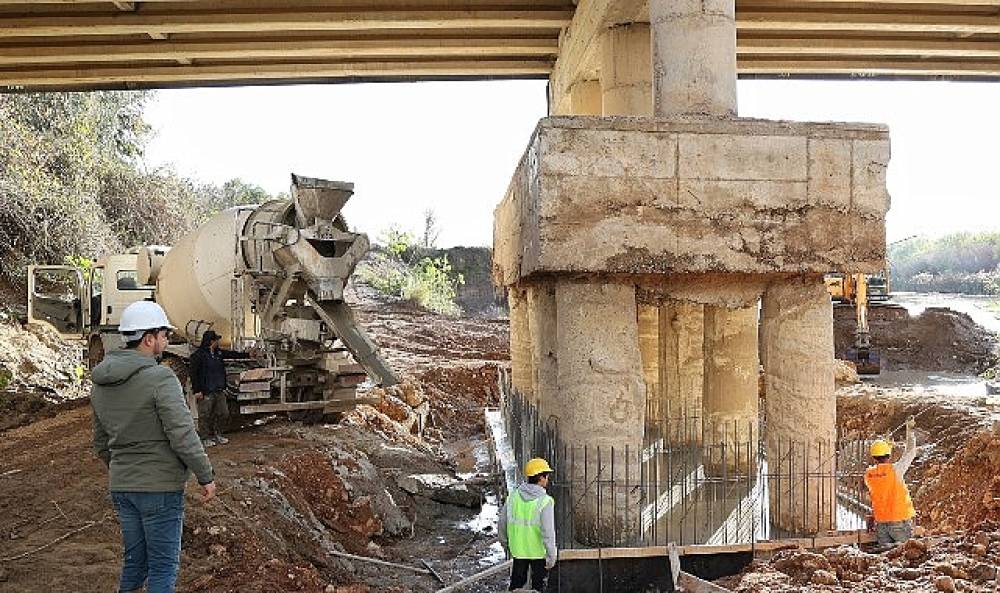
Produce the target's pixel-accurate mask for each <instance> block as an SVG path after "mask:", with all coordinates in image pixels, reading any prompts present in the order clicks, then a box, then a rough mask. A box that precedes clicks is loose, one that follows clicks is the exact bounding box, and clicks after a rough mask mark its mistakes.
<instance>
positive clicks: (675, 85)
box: [649, 0, 736, 117]
mask: <svg viewBox="0 0 1000 593" xmlns="http://www.w3.org/2000/svg"><path fill="white" fill-rule="evenodd" d="M649 21H650V27H651V32H652V64H653V87H654V100H655V102H656V115H657V116H658V117H671V116H675V115H695V114H698V115H715V116H730V117H731V116H735V115H736V2H735V0H707V1H706V0H669V1H659V0H654V1H653V2H650V3H649Z"/></svg>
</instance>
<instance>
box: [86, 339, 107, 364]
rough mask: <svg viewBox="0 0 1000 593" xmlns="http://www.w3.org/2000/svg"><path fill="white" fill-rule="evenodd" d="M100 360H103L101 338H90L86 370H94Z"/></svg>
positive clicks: (102, 342)
mask: <svg viewBox="0 0 1000 593" xmlns="http://www.w3.org/2000/svg"><path fill="white" fill-rule="evenodd" d="M102 360H104V341H103V340H101V336H90V342H89V343H88V344H87V366H88V368H90V370H94V367H96V366H97V365H99V364H101V361H102Z"/></svg>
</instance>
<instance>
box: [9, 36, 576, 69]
mask: <svg viewBox="0 0 1000 593" xmlns="http://www.w3.org/2000/svg"><path fill="white" fill-rule="evenodd" d="M558 50H559V47H558V42H557V40H556V39H554V38H552V39H461V38H458V39H426V38H396V39H378V40H359V39H330V40H299V39H289V40H287V41H255V40H253V39H239V40H226V41H220V42H211V43H206V42H182V41H171V42H168V43H121V44H110V43H107V44H100V45H72V44H66V43H62V44H58V45H49V44H45V45H38V44H31V45H22V46H13V47H12V46H5V47H4V48H3V51H2V52H0V64H60V63H66V62H83V63H101V62H137V61H165V60H180V59H187V60H207V59H215V60H222V59H228V60H250V59H266V58H276V57H281V58H352V59H370V58H407V57H419V58H423V57H456V58H486V57H518V56H525V57H535V56H540V57H554V56H555V55H556V53H557V52H558Z"/></svg>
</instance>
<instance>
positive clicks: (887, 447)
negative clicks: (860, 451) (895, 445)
mask: <svg viewBox="0 0 1000 593" xmlns="http://www.w3.org/2000/svg"><path fill="white" fill-rule="evenodd" d="M871 454H872V457H882V456H883V455H892V445H891V444H890V443H889V441H887V440H885V439H878V440H877V441H875V442H874V443H872V448H871Z"/></svg>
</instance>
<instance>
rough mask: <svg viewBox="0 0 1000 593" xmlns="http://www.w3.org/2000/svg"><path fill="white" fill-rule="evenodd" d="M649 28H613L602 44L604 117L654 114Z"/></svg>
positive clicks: (642, 26) (630, 26) (627, 26)
mask: <svg viewBox="0 0 1000 593" xmlns="http://www.w3.org/2000/svg"><path fill="white" fill-rule="evenodd" d="M650 64H651V62H650V38H649V25H648V24H646V23H629V24H627V25H619V26H616V27H612V28H611V29H609V30H608V31H607V32H606V33H605V34H604V37H603V39H602V41H601V95H602V96H603V114H604V115H638V116H650V115H653V84H652V81H651V75H652V70H651V68H652V66H651V65H650Z"/></svg>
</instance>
